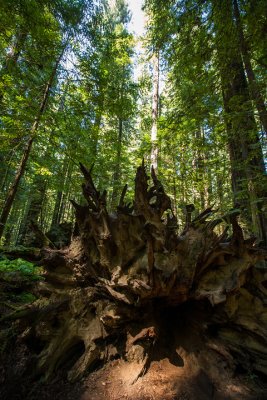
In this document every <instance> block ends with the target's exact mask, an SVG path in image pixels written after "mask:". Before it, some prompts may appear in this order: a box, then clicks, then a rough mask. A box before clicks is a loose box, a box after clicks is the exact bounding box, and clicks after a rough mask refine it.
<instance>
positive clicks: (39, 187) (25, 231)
mask: <svg viewBox="0 0 267 400" xmlns="http://www.w3.org/2000/svg"><path fill="white" fill-rule="evenodd" d="M45 193H46V179H45V177H44V176H42V175H37V176H35V178H34V182H33V185H32V189H31V195H30V201H29V207H28V209H27V212H26V215H25V217H24V222H23V223H22V225H21V229H20V233H19V240H18V244H24V245H26V246H32V247H38V246H36V245H35V237H34V235H33V232H32V228H31V225H32V223H34V224H35V225H37V224H39V221H38V220H39V217H40V215H41V212H42V208H43V203H44V199H45ZM39 225H40V224H39Z"/></svg>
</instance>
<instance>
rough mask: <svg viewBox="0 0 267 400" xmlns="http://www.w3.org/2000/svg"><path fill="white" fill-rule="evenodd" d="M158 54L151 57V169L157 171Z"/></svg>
mask: <svg viewBox="0 0 267 400" xmlns="http://www.w3.org/2000/svg"><path fill="white" fill-rule="evenodd" d="M158 109H159V52H156V53H155V54H154V55H153V94H152V128H151V168H152V167H153V168H154V170H155V171H156V172H157V170H158V152H159V149H158V143H157V140H158V126H157V123H158Z"/></svg>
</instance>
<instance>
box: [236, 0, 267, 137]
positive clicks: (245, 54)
mask: <svg viewBox="0 0 267 400" xmlns="http://www.w3.org/2000/svg"><path fill="white" fill-rule="evenodd" d="M233 4H234V17H235V21H236V28H237V32H238V37H239V46H240V51H241V54H242V59H243V63H244V66H245V70H246V74H247V77H248V83H249V89H250V93H251V97H252V99H253V100H254V102H255V105H256V107H257V110H258V113H259V118H260V122H261V124H262V127H263V129H264V132H265V135H267V110H266V107H265V103H264V99H263V97H262V94H261V92H260V89H259V87H258V83H257V79H256V76H255V73H254V71H253V68H252V64H251V61H250V55H249V50H248V45H247V41H246V39H245V36H244V32H243V27H242V22H241V18H240V12H239V8H238V2H237V0H233Z"/></svg>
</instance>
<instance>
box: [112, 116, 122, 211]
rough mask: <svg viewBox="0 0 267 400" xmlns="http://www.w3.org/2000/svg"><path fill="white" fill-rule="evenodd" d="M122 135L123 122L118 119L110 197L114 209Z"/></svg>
mask: <svg viewBox="0 0 267 400" xmlns="http://www.w3.org/2000/svg"><path fill="white" fill-rule="evenodd" d="M122 134H123V121H122V119H121V118H119V126H118V146H117V155H116V163H115V169H114V174H113V190H112V197H111V206H112V207H115V205H116V203H117V200H118V199H117V198H118V194H119V183H120V175H121V149H122Z"/></svg>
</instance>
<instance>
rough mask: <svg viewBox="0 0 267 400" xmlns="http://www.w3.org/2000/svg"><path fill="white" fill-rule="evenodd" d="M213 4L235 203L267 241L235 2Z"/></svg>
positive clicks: (263, 186) (258, 150)
mask: <svg viewBox="0 0 267 400" xmlns="http://www.w3.org/2000/svg"><path fill="white" fill-rule="evenodd" d="M213 5H214V22H215V32H216V44H217V52H218V61H219V68H220V74H221V82H222V94H223V103H224V111H225V125H226V130H227V134H228V145H229V154H230V161H231V170H232V188H233V194H234V203H235V204H239V206H241V207H242V208H243V209H244V210H246V211H245V213H244V215H245V217H246V221H247V225H248V226H251V222H252V223H253V229H254V231H255V232H256V234H258V235H259V236H260V237H261V239H262V241H263V243H265V244H266V243H267V237H266V230H267V226H266V215H265V214H264V207H263V202H264V198H265V196H266V176H265V167H264V162H263V155H262V149H261V144H260V141H259V137H258V132H257V125H256V122H255V119H254V116H253V107H252V104H251V100H250V96H249V89H248V84H247V81H246V76H245V72H244V69H243V63H242V59H241V55H240V52H239V47H238V41H237V39H238V38H237V35H236V31H235V27H234V23H233V9H232V2H231V1H230V0H224V1H223V2H218V1H216V0H214V1H213ZM226 27H227V29H226ZM229 35H230V37H229Z"/></svg>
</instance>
